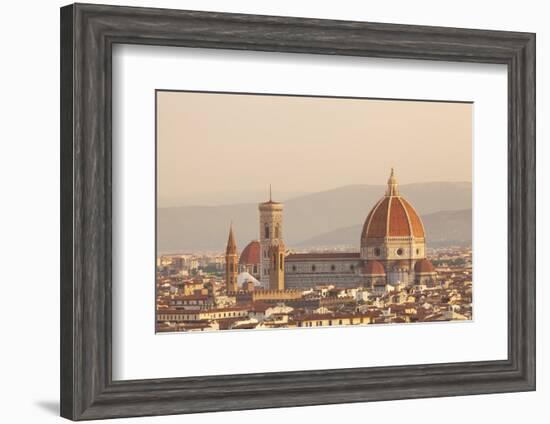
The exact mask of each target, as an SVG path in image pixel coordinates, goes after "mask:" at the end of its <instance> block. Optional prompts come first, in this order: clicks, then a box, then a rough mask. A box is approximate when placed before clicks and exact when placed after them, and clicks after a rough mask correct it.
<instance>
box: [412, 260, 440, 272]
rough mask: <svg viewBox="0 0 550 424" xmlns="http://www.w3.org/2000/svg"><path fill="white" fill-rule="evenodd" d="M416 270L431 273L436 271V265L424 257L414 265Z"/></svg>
mask: <svg viewBox="0 0 550 424" xmlns="http://www.w3.org/2000/svg"><path fill="white" fill-rule="evenodd" d="M414 272H417V273H419V274H422V273H431V272H435V271H434V266H433V265H432V263H431V262H430V261H429V260H427V259H422V260H420V261H418V262H417V263H416V264H415V265H414Z"/></svg>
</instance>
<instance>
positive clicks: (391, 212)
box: [361, 169, 424, 243]
mask: <svg viewBox="0 0 550 424" xmlns="http://www.w3.org/2000/svg"><path fill="white" fill-rule="evenodd" d="M387 237H413V238H417V239H423V238H424V226H423V224H422V221H421V220H420V217H419V216H418V214H417V213H416V211H415V210H414V208H413V207H412V206H411V204H410V203H409V202H407V200H405V198H404V197H402V196H401V195H399V191H398V188H397V179H396V178H395V175H394V172H393V169H392V172H391V175H390V178H389V179H388V189H387V191H386V195H385V196H384V197H383V198H382V199H380V200H379V201H378V202H377V203H376V205H374V207H373V208H372V210H371V211H370V213H369V214H368V216H367V219H366V220H365V224H364V225H363V232H362V234H361V240H362V242H363V243H364V242H365V241H366V240H367V239H368V238H387Z"/></svg>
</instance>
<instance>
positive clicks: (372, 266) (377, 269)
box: [363, 261, 386, 275]
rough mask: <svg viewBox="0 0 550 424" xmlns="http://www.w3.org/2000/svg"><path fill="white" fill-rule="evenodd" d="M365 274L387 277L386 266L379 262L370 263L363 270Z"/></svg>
mask: <svg viewBox="0 0 550 424" xmlns="http://www.w3.org/2000/svg"><path fill="white" fill-rule="evenodd" d="M363 274H366V275H386V271H385V270H384V265H382V264H381V263H380V262H378V261H368V262H367V266H365V268H364V269H363Z"/></svg>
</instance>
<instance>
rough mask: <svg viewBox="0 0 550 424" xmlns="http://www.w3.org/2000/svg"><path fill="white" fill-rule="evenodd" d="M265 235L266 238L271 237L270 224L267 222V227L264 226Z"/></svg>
mask: <svg viewBox="0 0 550 424" xmlns="http://www.w3.org/2000/svg"><path fill="white" fill-rule="evenodd" d="M264 237H265V238H266V239H268V238H269V225H267V224H266V225H265V227H264Z"/></svg>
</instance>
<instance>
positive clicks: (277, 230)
mask: <svg viewBox="0 0 550 424" xmlns="http://www.w3.org/2000/svg"><path fill="white" fill-rule="evenodd" d="M275 238H279V225H275Z"/></svg>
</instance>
